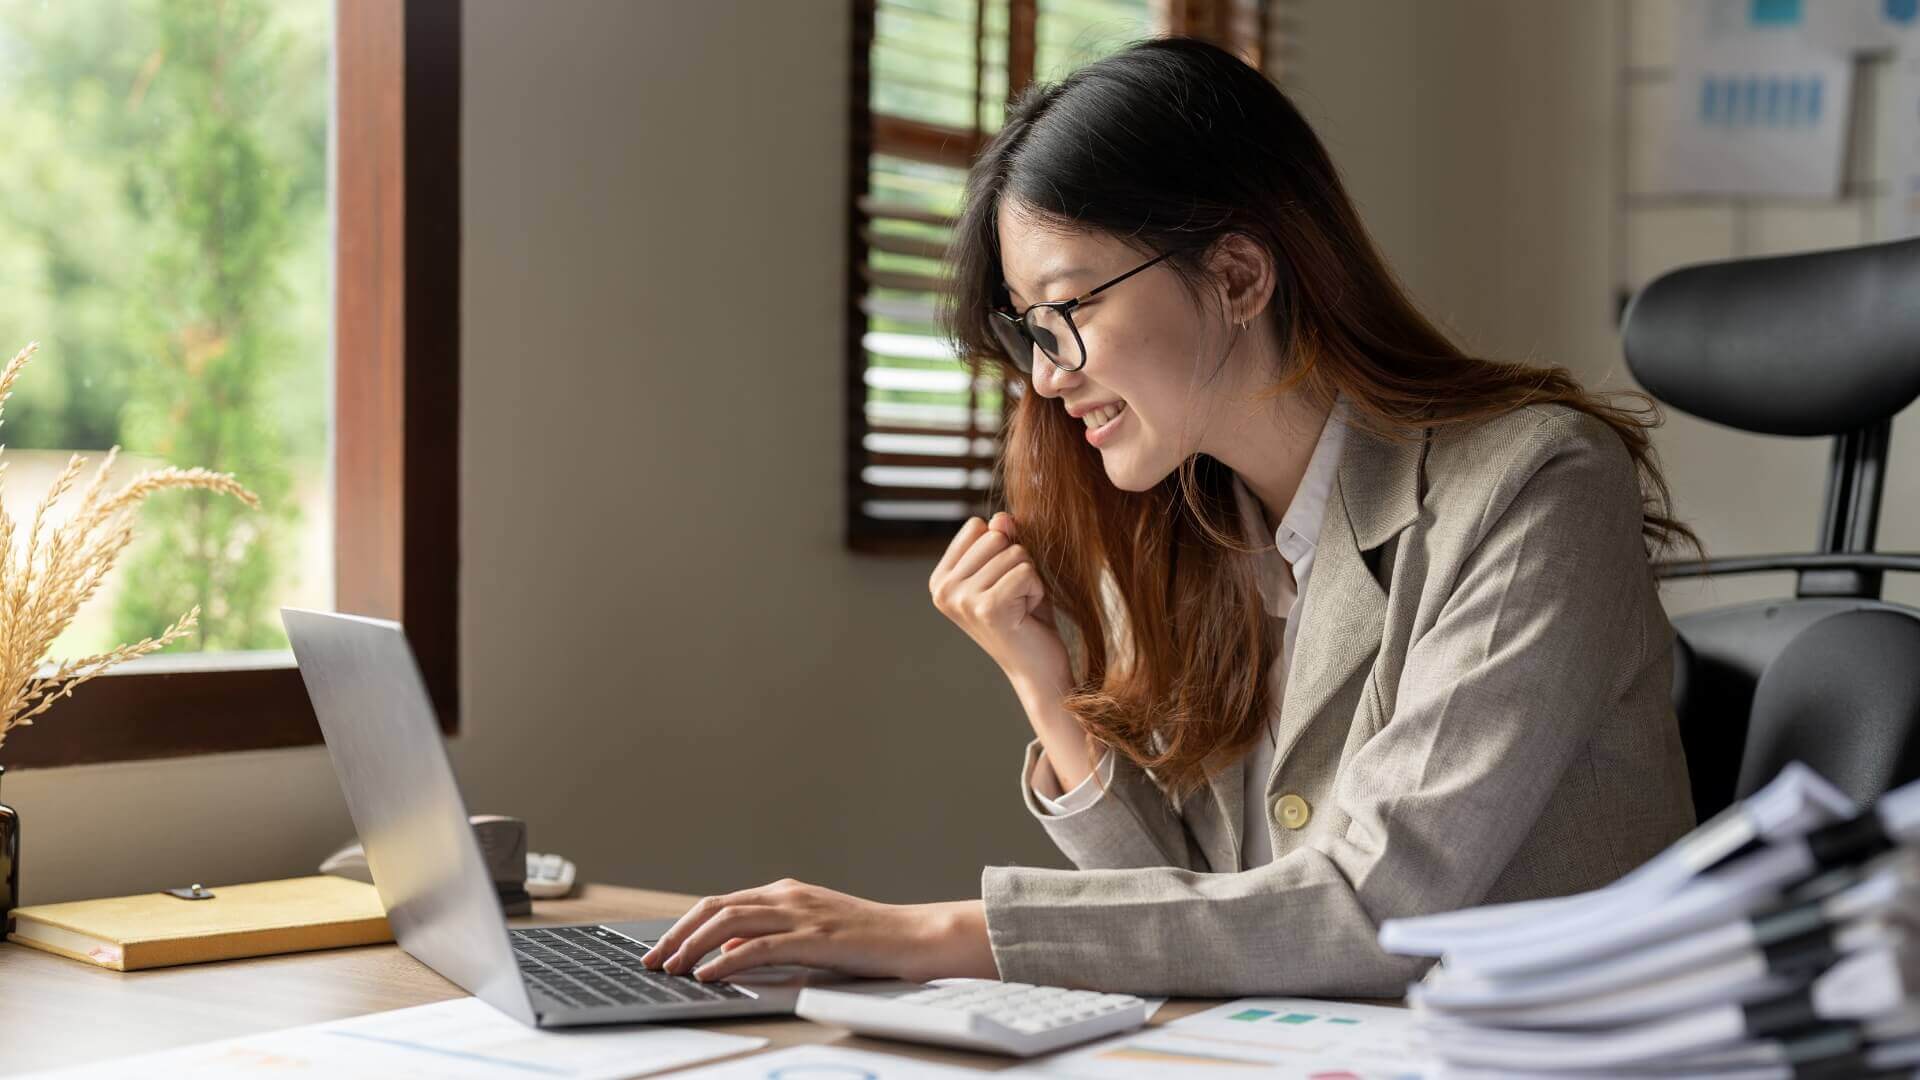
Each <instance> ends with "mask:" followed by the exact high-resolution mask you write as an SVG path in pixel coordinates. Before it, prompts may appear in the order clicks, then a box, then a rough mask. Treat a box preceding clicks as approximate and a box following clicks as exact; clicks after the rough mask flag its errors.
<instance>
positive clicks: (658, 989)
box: [507, 926, 747, 1008]
mask: <svg viewBox="0 0 1920 1080" xmlns="http://www.w3.org/2000/svg"><path fill="white" fill-rule="evenodd" d="M507 934H508V936H509V937H510V938H511V939H512V940H513V955H514V959H515V960H516V961H518V963H519V964H520V974H521V975H522V976H523V977H525V979H526V980H527V985H529V986H532V987H535V988H537V989H538V990H539V991H541V992H542V993H544V994H546V995H547V996H549V997H553V998H557V999H558V1000H560V1001H561V1002H564V1003H565V1004H568V1005H572V1006H575V1007H576V1008H584V1007H588V1006H594V1005H602V1006H605V1005H685V1004H690V1003H695V1002H702V1001H727V1000H730V999H734V998H744V997H746V996H747V995H746V994H744V993H742V992H741V991H739V990H736V989H735V988H733V987H731V986H729V985H727V984H726V983H703V982H701V981H700V980H698V979H695V978H693V977H692V976H690V975H669V974H667V973H666V972H664V971H654V970H652V969H651V968H648V967H645V966H643V965H642V964H641V963H640V958H641V957H642V956H644V955H646V951H647V946H645V945H642V944H640V943H639V942H638V941H635V940H634V939H633V938H630V937H627V936H626V935H624V934H619V933H616V932H614V931H612V930H609V929H607V928H606V927H604V926H556V927H551V928H548V927H532V928H528V929H513V930H509V931H507Z"/></svg>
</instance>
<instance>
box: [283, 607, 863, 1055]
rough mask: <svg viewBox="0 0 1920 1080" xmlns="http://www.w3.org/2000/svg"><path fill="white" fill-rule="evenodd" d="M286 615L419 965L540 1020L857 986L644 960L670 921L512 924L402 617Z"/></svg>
mask: <svg viewBox="0 0 1920 1080" xmlns="http://www.w3.org/2000/svg"><path fill="white" fill-rule="evenodd" d="M280 614H281V619H282V620H283V621H284V622H285V624H286V628H287V637H288V638H289V639H290V640H291V641H292V643H293V654H294V658H295V659H296V660H297V661H298V662H299V664H300V675H301V677H302V678H303V679H304V680H305V681H306V684H307V696H308V697H310V698H311V699H312V700H313V711H314V713H315V714H316V715H318V716H319V718H320V731H321V733H322V734H323V735H324V736H325V737H326V741H327V752H328V753H329V754H330V755H332V757H333V768H334V771H335V772H336V773H337V774H338V775H339V777H340V787H341V790H342V791H344V792H345V794H346V798H347V810H348V812H349V813H351V814H352V815H353V827H354V829H355V830H356V831H357V832H358V833H359V836H360V844H361V846H362V847H363V848H365V849H366V853H367V868H368V870H370V871H371V872H372V874H373V884H374V887H375V888H376V889H378V890H379V891H380V902H381V903H382V904H384V905H385V906H386V909H387V921H388V922H389V923H390V924H391V925H392V927H393V933H394V937H395V938H396V939H397V940H398V941H399V943H400V947H401V948H402V949H405V950H406V951H407V953H408V954H409V955H411V956H412V957H414V959H416V960H419V961H420V962H422V963H424V964H426V965H427V966H428V967H431V968H432V969H433V970H435V971H437V972H439V973H440V974H442V975H444V976H446V977H447V978H448V979H450V980H452V981H453V982H454V983H456V984H458V985H459V986H460V987H461V988H463V989H465V990H466V991H468V992H469V993H471V994H473V995H474V996H475V997H478V998H480V999H481V1000H483V1001H485V1002H486V1003H487V1004H489V1005H492V1006H493V1007H494V1008H496V1009H499V1010H500V1011H501V1012H504V1013H506V1014H507V1015H509V1016H512V1017H514V1018H515V1019H518V1020H520V1021H521V1022H523V1023H526V1024H530V1025H533V1026H536V1027H568V1026H573V1025H579V1024H608V1023H623V1022H631V1021H636V1020H689V1019H704V1018H707V1017H719V1016H745V1015H754V1014H765V1013H791V1012H792V1011H793V1006H794V1002H795V1000H796V999H798V997H799V996H800V989H801V987H803V986H808V985H822V984H827V983H836V982H845V981H848V977H847V976H843V975H838V974H835V973H833V972H830V971H826V970H824V969H820V968H802V967H785V968H763V969H760V970H759V971H756V972H748V973H744V974H743V975H741V976H740V977H738V978H736V979H734V980H731V981H729V982H724V983H703V982H700V981H699V980H697V979H694V978H693V977H691V976H688V975H668V974H666V973H665V972H662V971H653V970H650V969H648V968H646V967H643V966H642V965H641V963H640V957H641V955H642V954H643V953H645V952H646V951H647V950H648V949H649V948H651V947H652V946H653V943H654V941H655V940H656V939H657V938H658V937H659V935H661V934H663V933H665V932H666V931H667V929H668V928H669V927H671V926H672V925H673V922H674V920H672V919H653V920H648V921H644V922H613V923H603V924H582V925H574V926H545V927H539V928H509V927H508V926H507V925H506V919H505V916H504V915H503V914H502V912H501V910H500V901H499V899H498V897H497V896H496V894H495V892H494V887H493V881H492V879H491V878H489V877H488V875H487V870H486V864H485V863H484V862H483V861H482V859H481V855H480V843H479V841H478V840H477V839H476V838H475V837H474V833H473V828H472V827H471V826H470V825H469V824H468V823H467V808H466V803H465V802H464V801H463V800H462V799H461V798H460V789H459V786H458V785H457V784H456V783H455V782H454V777H453V767H452V765H451V764H450V763H449V762H448V761H447V752H446V748H445V747H444V746H443V745H442V744H441V742H440V728H439V725H438V723H436V721H435V719H434V713H433V706H432V702H431V700H430V699H429V698H428V696H427V688H426V683H425V682H424V681H423V680H422V679H421V677H420V669H419V667H418V665H417V664H415V662H414V659H413V650H412V649H411V648H409V647H408V645H407V638H406V634H405V633H404V632H403V631H402V629H401V627H400V624H398V623H394V622H387V621H384V620H380V619H368V618H362V617H360V616H357V615H338V614H330V613H326V612H318V611H302V610H299V609H297V608H282V609H281V612H280ZM860 981H862V982H868V983H869V984H871V980H860Z"/></svg>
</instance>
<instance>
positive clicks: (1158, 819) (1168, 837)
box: [1020, 739, 1207, 870]
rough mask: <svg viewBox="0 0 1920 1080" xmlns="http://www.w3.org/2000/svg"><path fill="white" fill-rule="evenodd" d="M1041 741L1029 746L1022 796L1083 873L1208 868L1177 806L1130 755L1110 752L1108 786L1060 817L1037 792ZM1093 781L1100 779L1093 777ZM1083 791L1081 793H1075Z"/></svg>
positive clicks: (1103, 768)
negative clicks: (1035, 776) (1035, 779)
mask: <svg viewBox="0 0 1920 1080" xmlns="http://www.w3.org/2000/svg"><path fill="white" fill-rule="evenodd" d="M1042 752H1043V751H1042V748H1041V746H1040V740H1039V739H1034V740H1032V741H1030V742H1028V743H1027V753H1026V759H1025V761H1024V762H1023V763H1022V764H1021V766H1020V798H1021V800H1022V801H1023V802H1025V803H1026V806H1027V811H1028V812H1029V813H1031V814H1032V815H1033V816H1034V817H1036V818H1038V819H1039V820H1040V824H1041V826H1042V827H1043V828H1045V829H1046V830H1047V836H1048V837H1049V838H1051V839H1052V840H1053V844H1054V846H1055V847H1057V848H1059V849H1060V853H1061V854H1063V855H1065V856H1066V857H1067V858H1068V859H1071V860H1072V861H1073V865H1075V866H1077V867H1079V868H1080V869H1082V870H1095V869H1117V868H1122V867H1135V866H1178V867H1183V868H1186V869H1200V870H1204V869H1206V868H1207V861H1206V857H1205V856H1204V855H1202V854H1201V853H1200V846H1199V844H1198V843H1197V842H1195V841H1194V839H1193V835H1192V833H1191V832H1189V831H1188V829H1187V824H1186V821H1185V820H1184V819H1182V818H1181V817H1180V815H1179V814H1177V813H1175V812H1174V809H1173V804H1172V803H1171V802H1170V801H1169V800H1168V799H1167V796H1166V793H1164V792H1162V791H1161V790H1160V788H1159V786H1158V785H1157V784H1155V783H1154V782H1153V781H1152V780H1151V779H1150V778H1149V777H1148V776H1147V774H1146V771H1145V770H1143V769H1141V768H1140V766H1138V765H1136V764H1134V763H1133V762H1132V761H1131V760H1129V759H1128V758H1127V757H1126V755H1124V754H1116V753H1114V752H1113V751H1111V750H1109V751H1107V752H1106V753H1105V754H1104V755H1103V757H1102V760H1101V762H1100V765H1099V768H1098V774H1099V777H1100V781H1104V782H1105V783H1106V785H1107V788H1106V790H1105V791H1104V792H1097V793H1095V794H1094V796H1093V798H1092V800H1091V801H1090V802H1088V803H1086V804H1085V805H1082V806H1080V807H1079V808H1078V809H1075V810H1072V811H1070V812H1068V813H1065V814H1056V813H1054V812H1052V811H1051V810H1049V809H1048V808H1047V806H1046V805H1045V804H1043V803H1042V802H1041V801H1040V796H1039V793H1038V792H1036V791H1034V789H1033V782H1032V777H1033V772H1034V767H1035V766H1036V765H1037V764H1039V759H1040V755H1041V753H1042ZM1088 780H1089V782H1100V781H1096V780H1095V779H1094V778H1093V777H1089V778H1088ZM1075 790H1076V791H1078V790H1079V789H1077V788H1076V789H1075Z"/></svg>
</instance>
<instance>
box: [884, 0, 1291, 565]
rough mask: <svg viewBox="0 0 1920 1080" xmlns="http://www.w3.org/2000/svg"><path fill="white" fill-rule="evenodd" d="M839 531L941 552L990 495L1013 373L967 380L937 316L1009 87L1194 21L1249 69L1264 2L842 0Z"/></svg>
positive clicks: (1261, 46)
mask: <svg viewBox="0 0 1920 1080" xmlns="http://www.w3.org/2000/svg"><path fill="white" fill-rule="evenodd" d="M852 2H853V5H854V19H853V23H854V40H853V63H852V69H853V88H852V89H853V94H852V103H853V104H852V109H853V116H852V120H853V123H852V127H851V132H852V138H851V147H852V153H851V158H850V161H849V166H850V167H849V170H848V175H849V185H850V188H851V192H850V194H851V199H850V203H851V213H850V214H849V215H848V220H849V223H850V224H849V230H850V231H849V236H848V251H849V259H848V271H847V286H848V296H849V310H848V320H847V325H848V341H847V343H846V348H847V355H848V357H849V362H848V365H847V372H848V378H847V406H848V408H847V433H848V439H847V468H846V489H847V539H848V544H849V546H850V547H852V548H853V549H855V550H861V551H872V552H896V551H897V552H912V553H920V552H925V551H928V550H938V549H939V548H940V547H942V546H944V544H945V543H946V541H947V540H948V539H950V538H951V537H952V535H953V531H954V529H955V528H957V526H958V523H959V522H961V521H963V520H965V519H966V518H967V517H968V516H970V515H974V514H983V513H985V512H986V511H987V510H988V509H989V508H990V507H991V505H992V504H993V501H994V499H993V492H992V490H991V486H992V482H993V465H994V461H995V460H996V457H997V455H998V453H999V436H1000V432H1001V430H1002V428H1003V426H1004V424H1005V420H1006V417H1007V414H1008V409H1009V406H1010V405H1012V404H1013V403H1014V402H1016V401H1017V400H1018V395H1019V393H1020V392H1021V390H1022V389H1023V387H1024V383H1016V384H1011V385H1002V384H1001V383H999V382H998V381H996V380H994V379H992V378H990V377H982V378H978V379H975V378H973V377H971V376H970V375H969V374H968V372H967V369H966V367H965V366H964V365H963V364H962V363H961V362H960V358H959V357H957V356H955V355H954V354H953V353H952V351H951V350H950V349H949V348H948V347H947V345H946V343H945V341H944V340H943V339H942V336H941V334H940V332H939V329H938V327H937V326H936V323H935V318H936V310H937V303H938V296H939V292H940V290H941V289H942V287H943V284H944V274H945V272H946V265H945V263H946V248H947V242H948V238H949V235H950V232H951V229H952V225H953V219H954V215H955V214H956V213H957V211H958V209H959V204H960V194H961V190H962V187H963V185H964V183H965V180H966V172H967V167H968V166H969V165H970V164H971V163H972V161H973V159H974V156H975V155H976V154H977V153H978V151H979V149H980V147H981V146H982V145H983V144H984V143H985V142H986V140H987V139H989V138H991V137H992V136H993V134H994V133H995V132H997V131H998V130H999V128H1000V125H1001V123H1002V121H1003V119H1004V117H1005V113H1006V105H1007V102H1008V100H1009V99H1010V98H1011V97H1012V96H1013V95H1014V94H1016V93H1018V92H1019V91H1020V90H1022V89H1024V88H1025V87H1026V86H1027V85H1028V84H1029V83H1030V82H1032V81H1033V80H1034V79H1035V78H1036V77H1037V78H1041V79H1047V80H1051V79H1057V78H1059V77H1060V76H1062V75H1064V74H1066V73H1067V72H1068V71H1070V70H1072V69H1073V68H1075V67H1078V66H1080V65H1081V64H1084V63H1087V62H1088V61H1091V60H1094V59H1097V58H1098V57H1100V56H1103V55H1106V54H1108V53H1110V52H1112V51H1115V50H1116V49H1118V48H1120V47H1122V46H1124V45H1125V44H1126V43H1127V42H1129V41H1133V40H1136V39H1139V38H1142V37H1150V36H1155V35H1159V34H1164V33H1191V34H1194V35H1195V36H1201V37H1207V38H1208V39H1210V40H1214V41H1219V42H1221V43H1222V44H1224V45H1226V46H1227V47H1229V48H1231V49H1233V50H1234V51H1235V52H1236V53H1237V54H1238V55H1240V56H1242V57H1243V58H1245V59H1247V60H1248V62H1250V63H1253V64H1255V65H1256V66H1258V65H1259V64H1260V63H1261V62H1262V60H1263V59H1264V54H1265V50H1266V39H1267V22H1266V11H1265V8H1266V5H1265V3H1263V2H1262V0H852Z"/></svg>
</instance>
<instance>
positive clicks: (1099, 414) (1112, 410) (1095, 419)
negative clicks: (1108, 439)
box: [1081, 401, 1127, 428]
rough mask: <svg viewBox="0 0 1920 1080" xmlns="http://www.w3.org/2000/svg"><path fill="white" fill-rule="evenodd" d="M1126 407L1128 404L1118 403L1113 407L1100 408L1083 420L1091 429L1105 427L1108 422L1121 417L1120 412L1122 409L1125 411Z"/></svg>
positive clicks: (1104, 406) (1112, 405) (1085, 416)
mask: <svg viewBox="0 0 1920 1080" xmlns="http://www.w3.org/2000/svg"><path fill="white" fill-rule="evenodd" d="M1126 407H1127V403H1126V402H1124V401H1116V402H1114V403H1113V404H1111V405H1102V406H1100V407H1099V408H1097V409H1095V410H1093V411H1092V412H1089V413H1087V414H1086V415H1084V416H1082V417H1081V419H1082V420H1085V421H1086V422H1087V426H1088V427H1090V428H1097V427H1104V426H1105V425H1106V423H1107V421H1109V420H1112V419H1113V418H1114V417H1116V416H1119V415H1120V411H1121V410H1122V409H1125V408H1126Z"/></svg>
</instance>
